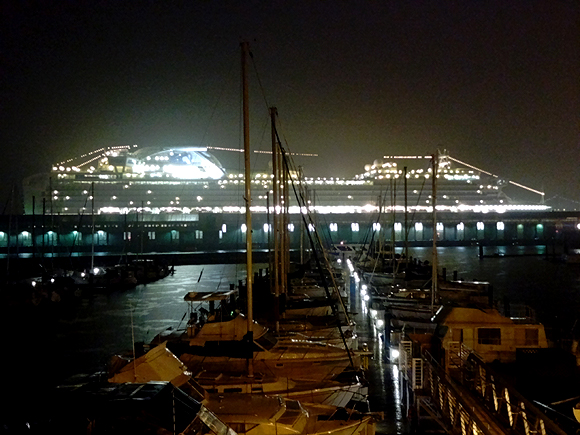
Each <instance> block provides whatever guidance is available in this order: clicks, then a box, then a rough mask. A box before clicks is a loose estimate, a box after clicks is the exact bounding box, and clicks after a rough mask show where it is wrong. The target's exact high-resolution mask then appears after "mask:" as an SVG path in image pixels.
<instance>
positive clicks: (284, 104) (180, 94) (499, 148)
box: [0, 0, 580, 203]
mask: <svg viewBox="0 0 580 435" xmlns="http://www.w3.org/2000/svg"><path fill="white" fill-rule="evenodd" d="M0 4H1V7H2V11H1V14H0V15H1V18H0V20H1V22H0V24H1V28H0V48H1V56H0V61H1V64H0V65H1V84H0V104H1V108H0V110H1V113H0V116H1V118H0V119H1V121H0V127H1V129H0V130H1V131H0V146H1V150H2V154H3V157H2V158H1V159H0V174H2V175H1V176H0V180H1V181H2V182H3V185H2V186H1V187H0V201H2V203H4V202H5V201H6V199H7V196H8V193H7V192H8V191H9V189H10V186H11V185H12V184H13V183H16V182H19V181H20V180H21V178H22V177H24V176H28V175H31V174H34V173H38V172H42V171H46V170H48V169H49V168H50V166H51V165H52V164H53V163H56V162H58V161H60V160H62V159H65V158H68V157H72V156H75V155H78V154H82V153H84V152H88V151H92V150H94V149H97V148H99V147H103V146H112V145H121V144H139V145H140V146H147V145H165V146H173V145H192V146H205V145H207V146H223V147H232V148H239V147H240V146H241V145H240V128H241V127H240V96H239V94H240V92H239V91H240V85H239V75H240V73H239V70H240V60H239V59H240V53H239V42H240V41H241V40H242V39H247V40H249V41H250V44H251V50H252V52H253V55H254V62H255V66H256V70H257V73H258V75H259V79H260V83H261V85H262V89H263V92H264V94H265V95H262V92H261V90H260V86H258V80H257V79H256V76H255V75H254V74H253V75H252V76H251V78H250V81H251V82H252V90H251V98H252V112H251V117H252V147H253V148H255V149H268V148H269V140H270V139H269V137H270V136H269V132H268V130H267V128H268V111H267V107H268V105H272V106H274V105H275V106H276V107H277V108H278V111H279V114H280V122H281V132H282V134H283V137H284V138H285V139H286V140H287V141H288V145H289V147H290V149H291V150H292V151H295V152H312V153H318V154H319V155H320V157H318V158H302V159H297V163H298V164H303V165H304V168H305V172H306V175H308V176H317V175H321V176H333V175H334V176H351V175H354V174H355V173H360V172H362V171H363V166H364V165H365V164H366V163H370V162H372V161H373V160H375V159H377V158H381V157H382V156H383V155H385V154H423V155H427V154H432V153H433V152H434V151H435V149H436V148H437V147H439V148H446V149H448V150H449V152H450V153H451V155H453V156H455V157H457V158H459V159H460V160H464V161H467V162H469V163H471V164H474V165H476V166H479V167H482V168H484V169H486V170H488V171H490V172H494V173H497V174H499V175H501V176H503V177H506V178H509V179H511V180H514V181H517V182H520V183H522V184H525V185H529V186H531V187H534V188H537V189H545V191H546V198H550V197H552V196H554V195H561V196H564V197H567V198H571V199H573V200H575V201H580V177H579V176H578V173H579V163H580V158H579V157H580V144H579V139H580V135H579V122H578V115H579V114H580V80H579V77H578V72H579V71H580V3H579V2H577V1H555V0H547V1H533V0H507V1H506V0H501V1H483V0H482V1H468V0H458V1H419V0H417V1H374V2H370V1H356V2H355V1H337V0H335V1H247V0H246V1H204V2H201V1H183V2H176V1H139V2H137V1H121V0H119V1H98V2H88V1H20V0H14V1H2V2H1V3H0ZM252 70H253V67H252ZM232 156H233V157H232ZM220 157H221V156H220ZM238 157H239V156H238V155H237V154H230V155H229V156H227V157H226V159H228V158H229V159H233V162H234V164H235V165H237V164H238V161H239V159H238ZM256 164H257V165H260V164H262V163H259V162H257V163H256Z"/></svg>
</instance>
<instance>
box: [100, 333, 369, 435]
mask: <svg viewBox="0 0 580 435" xmlns="http://www.w3.org/2000/svg"><path fill="white" fill-rule="evenodd" d="M151 381H158V382H159V381H164V382H171V383H172V384H173V385H174V386H175V387H177V388H179V389H180V390H183V391H184V392H187V393H188V394H190V395H191V396H192V397H193V398H195V399H196V400H199V401H200V402H201V403H202V404H203V405H204V406H205V407H206V408H207V409H208V410H210V411H211V412H214V413H215V414H216V415H217V417H218V418H219V419H220V420H221V421H223V422H224V423H226V424H227V425H228V426H229V427H231V428H232V429H233V430H234V431H236V432H238V433H248V434H250V433H255V434H264V435H269V434H272V435H276V434H280V433H295V434H297V435H300V434H304V435H306V434H309V435H315V434H323V433H327V434H328V433H330V434H337V435H338V434H340V435H343V434H344V435H351V434H361V435H367V434H371V435H372V434H374V431H375V425H376V424H375V420H374V418H373V416H371V415H369V414H366V413H359V412H357V411H354V410H352V409H345V408H341V407H337V406H334V405H326V404H324V403H322V402H324V399H325V398H328V397H330V396H336V397H337V399H338V400H340V397H342V400H343V401H344V400H345V399H344V394H340V395H336V391H333V389H332V388H331V387H321V389H320V390H319V391H316V390H315V389H310V390H302V391H309V392H308V393H304V392H302V393H301V390H300V387H298V384H297V383H290V382H289V383H288V384H287V385H286V386H285V387H283V386H282V385H280V384H278V386H277V387H276V384H275V383H260V382H259V379H256V380H255V381H254V382H253V383H252V382H251V381H249V383H248V384H245V387H246V388H245V391H237V390H239V389H241V388H242V386H244V384H243V383H242V382H241V381H238V382H237V384H236V383H232V384H230V386H229V387H226V388H225V389H224V390H223V391H217V390H216V389H215V388H211V387H210V388H209V389H205V388H203V387H202V385H201V383H200V382H199V380H198V379H194V378H193V377H192V376H191V374H190V372H189V371H188V369H187V366H186V365H184V364H183V363H182V362H181V361H180V360H179V359H178V358H177V357H176V356H175V355H174V354H173V353H171V351H169V350H168V349H167V347H166V346H165V345H164V344H161V345H159V346H157V347H156V348H154V349H152V350H150V351H149V352H148V353H147V354H145V355H143V356H141V357H139V358H137V359H136V360H133V361H131V362H130V363H129V364H127V365H126V366H125V367H123V368H121V369H120V370H117V371H116V372H115V373H114V374H113V375H112V376H111V377H109V382H110V383H112V384H127V383H143V382H151ZM202 382H203V379H202ZM206 382H207V381H206ZM278 382H280V380H278ZM220 384H221V383H220ZM264 388H271V391H267V392H265V391H263V389H264ZM226 390H227V391H226ZM264 393H267V394H276V395H275V396H274V395H265V394H264ZM339 393H348V392H340V391H339ZM339 396H340V397H339ZM298 397H300V398H304V399H306V400H309V401H311V402H310V403H304V402H301V401H298V400H296V398H298ZM313 400H319V401H320V402H319V403H313Z"/></svg>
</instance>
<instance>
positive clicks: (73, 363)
mask: <svg viewBox="0 0 580 435" xmlns="http://www.w3.org/2000/svg"><path fill="white" fill-rule="evenodd" d="M418 249H419V250H418V251H416V255H418V256H422V257H423V258H427V257H428V256H429V255H430V250H429V249H428V248H418ZM438 251H439V259H440V264H441V265H442V267H447V268H448V270H454V271H457V274H458V275H459V277H461V278H464V279H467V278H470V279H473V278H477V279H479V280H482V281H484V280H485V281H489V282H492V283H493V289H494V296H495V299H496V300H501V301H504V300H507V299H510V300H512V301H514V302H515V301H520V302H524V303H526V304H528V305H530V306H532V307H534V308H535V309H536V312H537V317H538V320H540V322H541V323H543V324H544V325H545V327H546V334H547V336H548V339H549V341H550V343H551V345H554V346H565V345H566V343H569V342H570V341H571V339H572V334H571V332H572V329H573V327H574V323H575V321H576V315H577V314H576V313H577V312H578V305H579V304H580V296H579V294H580V288H579V287H578V282H579V280H578V276H579V275H578V274H579V273H580V271H578V270H577V269H575V268H574V266H570V265H566V264H563V263H553V262H550V261H547V260H546V259H545V258H543V257H542V256H522V257H497V258H490V259H485V260H480V259H479V258H478V255H477V248H439V249H438ZM200 275H201V276H202V278H201V279H199V281H198V278H199V277H200ZM243 276H244V271H243V266H240V265H233V264H229V265H191V266H179V267H177V268H176V271H175V274H174V275H170V276H167V277H166V278H164V279H162V280H159V281H157V282H153V283H150V284H147V285H139V286H137V287H136V288H134V289H132V290H126V291H115V292H112V293H108V294H103V293H96V294H92V295H83V296H81V297H80V298H79V300H78V301H77V303H76V304H74V305H72V306H68V307H56V305H58V303H53V306H52V307H50V308H49V312H44V313H42V312H41V311H40V310H36V311H35V310H24V311H22V312H17V311H16V310H12V312H5V313H4V315H3V320H4V322H6V325H5V326H6V327H8V326H10V327H11V328H12V329H11V330H12V331H13V334H10V336H9V337H8V340H7V342H6V345H7V348H9V349H11V355H12V356H13V357H14V358H13V359H11V360H10V361H6V360H5V361H4V364H5V369H6V370H8V371H9V372H10V373H12V374H13V375H14V376H13V377H11V379H10V380H9V381H8V385H9V386H10V387H11V388H9V391H11V397H13V398H14V400H13V401H12V404H11V407H13V408H14V413H13V414H12V415H13V417H14V418H16V416H19V415H21V414H27V415H28V414H29V413H32V414H36V415H37V416H38V414H42V409H43V406H42V403H43V400H47V399H46V398H47V396H46V394H48V392H49V391H50V388H51V387H52V386H54V385H55V384H57V383H59V382H63V381H64V380H65V379H66V378H68V377H70V376H72V375H75V374H78V373H92V372H96V371H100V370H105V369H106V368H107V366H108V364H109V362H110V359H111V357H112V356H113V355H115V354H118V353H124V352H129V351H131V349H132V348H133V346H134V343H139V342H141V343H148V342H150V341H151V340H153V338H154V337H155V335H157V334H158V333H160V332H161V331H163V330H165V329H166V328H167V327H173V328H178V327H179V325H180V323H181V319H183V318H184V317H185V314H186V307H185V306H184V303H183V302H182V299H183V295H184V294H186V293H187V292H190V291H195V292H200V293H201V292H208V293H209V292H214V291H220V290H223V291H227V290H228V289H229V285H230V283H232V282H237V280H239V279H241V278H243ZM350 284H351V285H350V286H349V287H350V288H349V310H350V311H351V312H353V313H356V314H355V315H354V318H355V321H356V323H357V334H358V336H359V337H358V338H359V343H360V344H361V345H362V346H364V345H365V344H366V346H368V349H369V351H370V352H371V358H370V360H369V362H368V372H367V373H368V381H369V402H370V405H371V410H372V411H375V412H381V413H384V416H385V418H384V419H383V420H381V421H380V422H378V424H377V432H379V433H384V434H405V433H410V432H408V431H410V430H411V421H410V420H408V419H407V417H408V414H407V411H406V409H405V408H404V407H403V406H402V405H403V404H404V394H403V390H402V389H401V379H400V376H401V373H400V372H399V365H398V362H396V361H394V360H392V359H391V354H390V349H387V348H386V347H385V337H384V336H381V334H380V333H378V332H377V331H376V330H375V329H374V328H373V326H372V325H373V324H372V322H370V321H369V320H370V319H369V315H370V313H369V310H368V307H365V301H364V298H362V297H361V296H360V288H359V287H358V286H357V283H356V282H355V278H354V276H352V277H350ZM358 285H360V283H359V284H358ZM562 306H568V307H570V309H568V310H562V309H561V307H562ZM37 308H38V307H37ZM45 308H46V307H45ZM15 325H19V328H17V329H15ZM560 375H563V374H562V373H560V374H558V373H551V374H550V377H549V382H540V380H539V379H538V380H536V381H535V382H534V384H533V385H536V387H537V388H538V390H539V389H542V390H544V389H545V388H546V387H550V388H551V389H552V390H551V391H549V397H550V400H551V402H550V403H552V402H558V401H561V400H564V399H569V398H572V397H574V395H575V394H576V393H575V392H574V388H577V387H576V386H575V385H571V384H570V383H567V384H565V383H564V380H563V379H562V378H560V377H559V376H560ZM31 389H32V390H35V391H36V393H35V394H34V397H31V395H30V392H31ZM38 392H44V394H45V395H43V394H38ZM49 396H50V395H49ZM545 405H546V406H549V404H545ZM568 408H569V409H568V410H569V411H570V412H571V405H570V406H569V407H568Z"/></svg>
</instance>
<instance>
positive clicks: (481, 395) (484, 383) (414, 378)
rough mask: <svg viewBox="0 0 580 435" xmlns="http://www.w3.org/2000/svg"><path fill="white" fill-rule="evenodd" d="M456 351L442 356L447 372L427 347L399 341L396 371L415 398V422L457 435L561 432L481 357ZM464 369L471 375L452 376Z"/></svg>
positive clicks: (562, 434) (554, 434)
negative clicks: (427, 421) (426, 422)
mask: <svg viewBox="0 0 580 435" xmlns="http://www.w3.org/2000/svg"><path fill="white" fill-rule="evenodd" d="M414 351H415V352H414ZM456 351H457V352H455V355H454V356H452V357H449V355H447V356H446V365H447V368H448V369H451V372H453V371H454V372H455V375H452V374H451V372H450V371H447V370H445V369H444V368H443V367H442V366H441V365H440V364H439V363H438V362H437V361H436V360H435V358H433V356H432V355H431V353H429V351H427V350H425V349H423V350H419V346H417V345H416V344H415V343H413V342H412V341H410V340H406V341H405V340H402V341H401V342H400V345H399V372H400V374H401V376H402V378H403V379H404V381H405V382H404V383H405V385H406V388H408V389H409V390H410V391H409V394H410V395H411V396H413V397H414V408H415V411H416V414H417V415H416V417H417V418H418V420H419V422H420V421H421V419H422V418H425V417H426V418H428V419H430V420H435V421H436V422H437V423H438V424H439V426H440V427H441V428H443V429H444V430H445V431H447V432H448V433H459V434H468V433H469V434H484V435H488V434H489V435H491V434H510V435H520V434H521V435H532V434H541V435H566V432H565V431H564V430H562V429H561V428H560V427H559V426H558V425H557V424H556V423H554V422H553V421H552V420H551V419H550V418H548V417H547V416H546V415H545V414H544V413H543V412H542V411H541V410H540V409H539V408H537V407H536V406H534V405H533V404H532V403H531V402H530V401H528V400H527V399H526V398H524V397H523V396H522V395H521V394H520V393H518V392H517V391H516V390H515V388H514V387H512V386H511V385H510V384H509V383H507V382H506V381H504V380H503V379H502V378H501V377H500V376H499V375H498V374H497V373H495V372H494V371H493V370H492V369H491V368H489V367H488V366H487V365H486V364H485V363H484V362H483V361H482V360H481V358H480V357H478V356H477V355H475V354H473V353H469V352H468V350H467V349H466V348H462V347H461V345H459V346H458V348H457V349H456ZM466 368H469V374H470V376H456V374H457V373H461V372H462V371H463V372H464V369H466ZM453 369H459V370H453Z"/></svg>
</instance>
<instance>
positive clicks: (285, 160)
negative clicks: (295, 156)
mask: <svg viewBox="0 0 580 435" xmlns="http://www.w3.org/2000/svg"><path fill="white" fill-rule="evenodd" d="M274 134H275V136H276V141H277V143H278V148H279V150H280V155H281V157H282V164H283V165H284V168H285V170H286V171H287V172H288V173H290V169H291V168H290V164H289V162H288V160H289V159H288V158H287V156H286V151H285V150H284V147H283V146H282V143H281V141H280V137H279V135H278V130H277V129H276V128H275V127H274ZM292 164H293V162H292ZM292 169H293V170H294V171H295V170H296V168H295V166H293V167H292ZM290 182H291V184H292V190H293V191H294V195H295V197H296V200H297V201H298V205H299V207H300V208H302V206H301V205H300V200H301V199H302V204H304V206H306V201H305V198H304V195H303V192H302V191H300V194H299V193H298V191H297V189H296V183H294V182H293V181H292V177H290ZM300 187H301V188H303V186H302V184H301V185H300ZM300 190H302V189H300ZM285 200H288V199H287V198H285ZM300 214H301V216H302V220H303V222H304V227H305V228H306V234H307V235H308V240H309V242H310V246H311V247H312V255H313V256H314V261H315V262H316V266H317V267H318V270H319V271H320V277H321V279H322V283H323V285H324V290H325V292H326V297H327V298H328V299H329V300H330V299H331V297H330V290H329V288H328V287H329V286H328V281H327V279H326V276H325V275H324V272H323V271H322V265H321V262H320V258H319V256H318V253H317V249H316V245H315V243H314V239H313V237H312V232H314V234H315V235H316V241H317V242H318V249H319V250H320V251H321V252H322V254H323V258H324V262H325V266H326V268H327V269H328V271H329V273H330V279H331V280H332V284H333V287H334V290H335V291H336V292H337V293H338V289H337V286H336V282H335V281H334V275H333V274H332V268H331V267H330V263H329V261H328V258H327V256H326V255H325V254H324V249H322V241H321V240H320V236H319V234H318V231H317V230H316V226H314V223H313V222H312V219H311V216H310V213H300ZM307 215H308V218H309V220H310V222H308V221H307ZM309 223H310V224H312V225H313V231H310V229H309ZM338 301H339V303H340V305H341V307H342V310H343V312H344V314H345V317H346V319H347V322H348V321H349V315H348V312H347V309H346V307H345V306H344V303H343V301H342V298H341V297H340V294H339V295H338ZM330 307H331V310H332V314H333V316H334V318H335V320H336V326H337V328H338V331H339V333H340V337H341V339H342V342H343V344H344V347H345V349H347V354H348V359H349V362H350V365H351V366H352V367H354V361H353V359H352V355H351V352H350V350H349V347H348V345H347V343H346V338H345V336H344V332H343V331H342V324H341V321H340V317H339V315H338V310H337V307H336V305H335V304H331V305H330Z"/></svg>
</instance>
